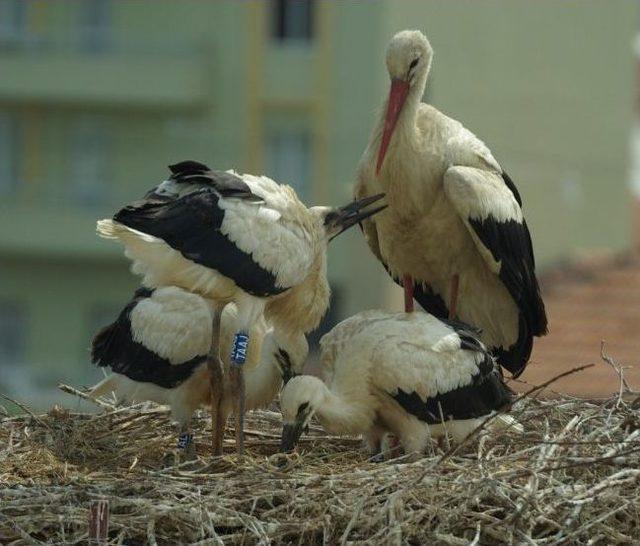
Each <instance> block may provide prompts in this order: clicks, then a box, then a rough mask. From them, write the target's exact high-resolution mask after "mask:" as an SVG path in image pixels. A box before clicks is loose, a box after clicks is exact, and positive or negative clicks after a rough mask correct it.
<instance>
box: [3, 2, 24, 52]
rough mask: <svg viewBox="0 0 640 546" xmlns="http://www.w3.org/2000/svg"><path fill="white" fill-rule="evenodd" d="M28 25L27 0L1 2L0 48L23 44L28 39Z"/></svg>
mask: <svg viewBox="0 0 640 546" xmlns="http://www.w3.org/2000/svg"><path fill="white" fill-rule="evenodd" d="M26 23H27V1H26V0H0V48H11V47H15V46H19V45H21V44H23V43H24V42H25V41H26V39H27V34H26Z"/></svg>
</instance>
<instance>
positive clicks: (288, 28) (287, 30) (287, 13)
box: [271, 0, 314, 40]
mask: <svg viewBox="0 0 640 546" xmlns="http://www.w3.org/2000/svg"><path fill="white" fill-rule="evenodd" d="M313 7H314V6H313V0H272V4H271V11H272V35H273V37H274V38H276V39H277V40H310V39H311V38H312V36H313Z"/></svg>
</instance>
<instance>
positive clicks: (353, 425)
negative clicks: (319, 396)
mask: <svg viewBox="0 0 640 546" xmlns="http://www.w3.org/2000/svg"><path fill="white" fill-rule="evenodd" d="M324 389H325V393H324V395H325V396H324V403H323V404H322V405H321V406H320V407H319V408H318V410H317V412H316V416H317V417H318V420H319V421H320V423H321V424H322V428H324V429H325V430H326V431H327V432H329V433H330V434H359V433H361V432H363V431H364V430H367V429H368V428H370V426H371V423H373V419H374V417H375V412H374V411H373V410H372V408H371V405H370V404H367V400H360V399H359V397H357V396H355V394H354V395H352V396H347V395H344V394H338V393H334V392H332V391H331V390H329V388H328V387H326V386H325V387H324Z"/></svg>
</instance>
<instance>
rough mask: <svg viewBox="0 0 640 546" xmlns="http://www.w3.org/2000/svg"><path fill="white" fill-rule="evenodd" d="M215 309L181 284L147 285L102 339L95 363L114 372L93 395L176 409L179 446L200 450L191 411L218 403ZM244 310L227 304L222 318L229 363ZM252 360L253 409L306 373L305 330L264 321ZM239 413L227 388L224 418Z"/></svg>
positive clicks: (256, 332)
mask: <svg viewBox="0 0 640 546" xmlns="http://www.w3.org/2000/svg"><path fill="white" fill-rule="evenodd" d="M214 309H215V308H214V307H213V306H212V305H211V303H210V302H208V301H207V300H205V299H204V298H202V297H200V296H198V295H196V294H192V293H190V292H187V291H185V290H182V289H181V288H176V287H163V288H157V289H147V288H141V289H139V290H137V291H136V293H135V295H134V297H133V298H132V300H131V301H130V302H129V303H128V304H127V305H126V306H125V308H124V309H123V310H122V312H121V313H120V315H119V316H118V318H117V319H116V320H115V321H114V322H113V323H112V324H110V325H108V326H106V327H105V328H103V329H102V330H101V331H100V332H99V333H98V334H97V335H96V337H95V338H94V340H93V345H92V354H91V356H92V361H93V362H94V363H95V364H97V365H99V366H102V367H108V368H110V369H111V371H112V372H113V373H112V374H111V375H109V376H108V377H107V378H105V379H104V380H103V381H101V382H100V383H98V384H97V385H95V386H94V387H92V388H91V389H90V391H89V395H90V396H92V397H98V396H102V395H104V394H106V393H108V392H111V391H114V392H116V395H117V397H118V398H119V400H122V401H131V402H132V401H143V400H151V401H154V402H157V403H160V404H167V405H169V406H170V407H171V413H172V417H173V419H174V420H175V421H177V422H178V425H179V427H180V436H179V438H178V448H180V450H179V451H184V452H185V453H186V454H187V456H188V457H193V456H195V445H194V444H193V441H192V438H193V434H192V431H191V417H192V415H193V412H194V411H195V410H196V409H197V408H198V407H200V406H203V405H207V404H209V403H210V402H211V389H210V388H209V386H210V372H209V368H208V366H207V359H208V358H210V356H209V355H210V353H211V352H212V351H215V352H216V354H217V352H218V347H212V331H211V330H212V323H213V313H214ZM237 318H238V317H237V309H236V307H235V306H234V305H233V304H230V305H227V306H226V307H225V308H224V310H223V312H222V316H221V320H220V343H221V346H220V348H221V353H222V354H223V355H225V363H224V364H225V369H227V370H228V369H229V365H230V358H231V345H232V341H233V338H234V334H235V332H236V327H237ZM250 335H251V338H252V340H253V341H252V343H251V345H250V346H249V351H248V354H247V361H246V375H245V379H246V407H247V409H254V408H257V407H264V406H267V405H268V404H269V403H271V401H272V400H273V399H274V398H275V396H276V394H277V393H278V391H279V390H280V387H281V386H282V383H283V381H284V382H286V381H288V380H289V379H290V378H291V377H292V376H294V375H296V374H298V373H300V372H301V371H302V368H303V366H304V363H305V361H306V358H307V354H308V345H307V340H306V338H305V336H304V335H303V334H301V333H298V334H296V335H292V334H291V333H288V332H287V333H285V332H279V331H278V330H277V329H275V328H273V327H271V328H267V325H266V323H265V321H264V320H258V321H257V322H255V323H254V324H253V326H252V329H251V331H250ZM232 412H233V397H232V395H231V393H230V392H229V391H228V389H225V390H224V392H223V398H222V404H221V415H222V417H221V422H222V423H223V425H224V423H226V420H227V417H228V415H229V414H230V413H232Z"/></svg>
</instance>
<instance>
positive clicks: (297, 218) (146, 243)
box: [98, 161, 384, 454]
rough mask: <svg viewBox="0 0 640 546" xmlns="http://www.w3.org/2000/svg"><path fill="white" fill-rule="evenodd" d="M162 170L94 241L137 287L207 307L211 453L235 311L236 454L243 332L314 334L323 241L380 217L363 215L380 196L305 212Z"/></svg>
mask: <svg viewBox="0 0 640 546" xmlns="http://www.w3.org/2000/svg"><path fill="white" fill-rule="evenodd" d="M169 168H170V170H171V176H170V177H169V179H167V180H165V181H164V182H162V183H161V184H160V185H159V186H157V187H156V188H154V189H153V190H151V191H150V192H149V193H148V194H147V195H146V197H145V198H144V199H143V200H142V201H139V202H136V203H133V204H131V205H129V206H127V207H125V208H123V209H122V210H120V211H119V212H117V213H116V214H115V216H114V217H113V219H112V220H101V221H99V222H98V233H99V234H100V235H101V236H102V237H105V238H110V239H117V240H119V241H120V242H122V243H123V244H124V246H125V253H126V255H127V256H128V257H129V258H131V259H132V260H133V266H132V270H133V271H134V272H135V273H138V274H140V275H142V276H143V284H144V285H145V286H149V287H159V286H178V287H181V288H184V289H185V290H188V291H190V292H193V293H196V294H199V295H201V296H203V297H204V298H206V299H208V300H211V301H212V302H216V305H217V310H216V312H215V313H214V315H213V326H212V335H213V342H212V344H211V346H212V348H213V352H212V353H211V355H210V357H211V358H210V359H209V362H210V372H211V373H210V377H211V380H212V384H211V389H212V396H213V402H212V411H213V421H214V422H215V424H214V430H215V432H214V434H215V437H214V446H219V445H221V430H220V427H219V426H217V424H219V415H220V403H221V400H222V391H221V385H222V375H221V369H222V364H221V362H220V358H219V355H218V354H217V350H216V349H215V348H216V347H217V346H218V342H217V340H218V338H219V312H220V309H222V307H224V305H226V304H227V303H229V302H234V303H236V305H237V310H238V331H237V332H236V335H235V339H234V344H233V349H232V367H231V376H232V383H233V385H234V389H235V391H236V401H237V405H238V407H237V408H236V411H235V413H236V416H237V421H238V422H237V426H236V442H237V450H238V453H239V454H242V452H243V442H244V436H243V432H242V429H243V424H242V422H243V418H244V389H245V386H244V375H243V365H244V362H245V360H246V354H247V350H248V347H249V332H250V330H251V327H252V325H253V324H254V323H255V322H256V321H257V320H259V318H260V317H261V316H262V315H264V316H266V318H267V320H268V321H269V323H271V324H274V325H275V326H277V327H278V328H281V329H282V330H283V331H293V332H298V331H301V332H304V333H306V332H308V331H310V330H312V329H314V328H315V327H316V326H317V325H318V323H319V321H320V319H321V318H322V316H323V315H324V313H325V312H326V309H327V307H328V305H329V285H328V283H327V279H326V248H327V243H328V242H329V240H331V239H332V238H333V237H335V236H336V235H338V234H339V233H341V232H342V231H344V230H345V229H347V228H348V227H350V226H352V225H354V224H356V223H358V222H360V221H361V220H363V219H365V218H367V217H369V216H370V215H371V214H374V213H376V212H378V211H379V210H382V209H383V208H384V206H376V207H370V205H372V204H373V203H375V202H377V201H378V200H379V199H380V198H381V197H382V195H377V196H371V197H367V198H365V199H363V200H360V201H357V202H354V203H351V204H349V205H347V206H345V207H342V208H339V209H333V208H329V207H313V208H307V207H306V206H305V205H304V204H303V203H302V202H301V201H300V200H299V199H298V197H297V196H296V194H295V192H294V191H293V189H291V188H290V187H289V186H285V185H280V184H277V183H276V182H274V181H273V180H271V179H270V178H267V177H265V176H253V175H249V174H244V175H238V174H236V173H234V172H232V171H228V172H222V171H212V170H210V169H209V168H208V167H207V166H206V165H203V164H202V163H198V162H196V161H184V162H182V163H178V164H176V165H172V166H170V167H169Z"/></svg>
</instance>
